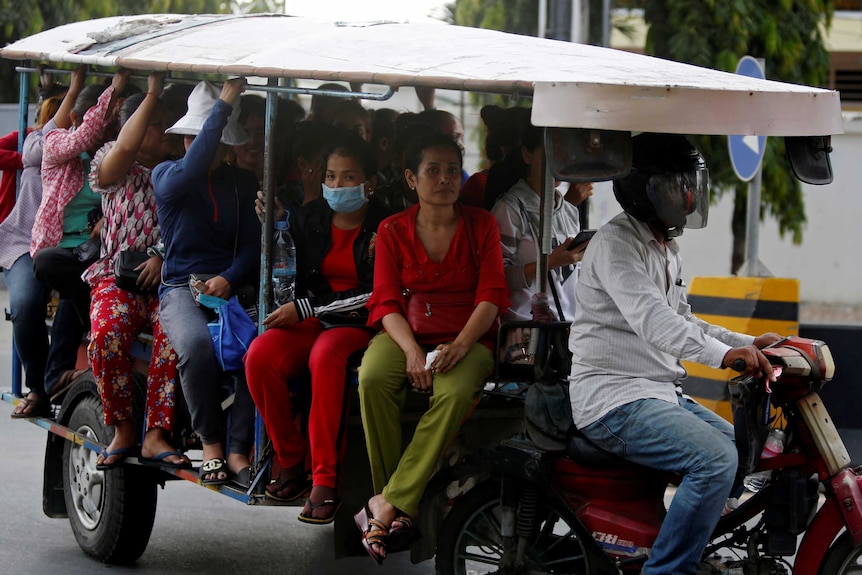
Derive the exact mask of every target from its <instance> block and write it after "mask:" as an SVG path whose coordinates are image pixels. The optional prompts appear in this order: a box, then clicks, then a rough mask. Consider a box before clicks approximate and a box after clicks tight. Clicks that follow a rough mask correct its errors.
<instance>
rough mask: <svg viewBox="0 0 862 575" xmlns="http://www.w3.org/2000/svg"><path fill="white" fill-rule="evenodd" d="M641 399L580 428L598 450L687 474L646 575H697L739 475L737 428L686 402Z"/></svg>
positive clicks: (667, 518)
mask: <svg viewBox="0 0 862 575" xmlns="http://www.w3.org/2000/svg"><path fill="white" fill-rule="evenodd" d="M678 399H679V403H678V404H673V403H668V402H666V401H662V400H660V399H639V400H637V401H633V402H631V403H627V404H625V405H622V406H620V407H617V408H615V409H612V410H611V411H609V412H608V413H607V414H605V415H604V417H602V418H601V419H599V420H598V421H596V422H594V423H591V424H590V425H588V426H586V427H584V428H583V429H581V431H582V432H583V434H584V435H586V436H587V437H588V438H589V439H590V440H591V441H593V442H594V443H595V444H596V445H598V446H599V447H601V448H603V449H605V450H607V451H610V452H612V453H615V454H617V455H619V456H621V457H624V458H626V459H628V460H630V461H633V462H635V463H638V464H640V465H644V466H646V467H651V468H653V469H659V470H662V471H667V472H671V473H676V474H680V475H682V476H683V479H682V483H680V484H679V487H678V488H677V490H676V495H674V498H673V501H672V502H671V505H670V508H669V509H668V512H667V516H666V517H665V519H664V522H663V523H662V527H661V529H660V530H659V534H658V537H657V538H656V540H655V543H654V544H653V548H652V551H651V553H650V557H649V559H647V561H646V563H645V564H644V566H643V570H642V573H644V574H646V575H658V574H662V575H694V574H695V572H696V570H697V565H698V563H699V562H700V560H701V556H702V555H703V551H704V549H705V548H706V544H707V542H708V541H709V536H710V535H711V534H712V531H713V530H714V529H715V526H716V524H717V523H718V520H719V518H720V517H721V511H722V509H723V508H724V504H725V502H726V501H727V497H728V495H729V494H730V490H731V488H732V486H733V481H734V477H735V475H736V466H737V460H738V456H737V453H736V446H735V444H734V440H733V426H732V425H730V424H729V423H728V422H727V421H725V420H724V419H722V418H721V417H719V416H718V415H716V414H714V413H713V412H711V411H709V410H708V409H706V408H705V407H703V406H701V405H700V404H698V403H697V402H695V401H693V400H691V399H688V398H686V397H682V396H678Z"/></svg>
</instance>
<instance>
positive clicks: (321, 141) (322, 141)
mask: <svg viewBox="0 0 862 575" xmlns="http://www.w3.org/2000/svg"><path fill="white" fill-rule="evenodd" d="M336 133H337V131H336V129H335V127H334V126H329V125H327V124H324V123H322V122H315V121H314V120H303V121H302V122H297V123H296V125H295V126H294V127H293V136H292V138H291V142H292V145H293V147H292V149H291V155H292V156H293V161H294V162H295V161H297V160H298V159H299V158H305V159H306V160H311V159H314V158H317V157H320V154H321V153H322V152H323V149H324V148H326V147H327V145H328V144H329V142H331V141H332V140H333V139H334V137H335V134H336Z"/></svg>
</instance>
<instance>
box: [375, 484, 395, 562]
mask: <svg viewBox="0 0 862 575" xmlns="http://www.w3.org/2000/svg"><path fill="white" fill-rule="evenodd" d="M368 510H369V511H370V512H371V515H372V516H373V517H374V519H376V520H377V521H379V522H380V523H382V524H383V525H388V526H390V527H391V525H392V520H393V519H395V515H396V513H397V512H398V510H397V509H396V508H395V506H394V505H392V504H391V503H389V502H388V501H386V499H384V498H383V496H382V495H375V496H374V497H372V498H371V499H369V500H368ZM371 546H372V547H373V548H374V551H376V552H377V553H379V554H380V555H381V556H382V557H386V547H385V546H384V545H378V544H376V543H372V544H371Z"/></svg>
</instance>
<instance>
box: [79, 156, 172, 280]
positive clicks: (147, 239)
mask: <svg viewBox="0 0 862 575" xmlns="http://www.w3.org/2000/svg"><path fill="white" fill-rule="evenodd" d="M115 144H116V142H108V143H107V144H105V145H104V146H102V148H101V149H100V150H99V151H98V152H96V155H95V157H94V158H93V161H92V163H91V166H92V169H91V170H90V187H91V188H92V189H93V191H94V192H96V193H99V194H102V211H103V212H104V213H105V223H104V224H103V225H102V257H101V258H99V259H98V260H97V261H96V262H95V263H94V264H93V265H91V266H90V267H89V268H87V271H85V272H84V275H82V276H81V278H82V279H83V280H84V281H85V282H87V283H89V284H90V285H91V286H95V285H96V284H98V283H99V281H101V280H102V279H104V278H106V277H112V276H113V275H114V264H115V262H116V261H117V258H118V257H119V256H120V252H121V251H122V250H131V251H136V252H145V251H147V248H148V247H150V246H154V245H156V244H157V243H158V242H159V238H160V237H161V232H160V231H159V226H158V218H157V216H156V197H155V195H153V183H152V180H151V179H150V174H151V173H152V170H150V169H149V168H145V167H144V166H142V165H141V164H139V163H138V162H135V163H134V164H133V165H132V169H131V170H129V172H128V173H127V174H126V175H125V177H123V178H122V179H120V180H118V181H117V182H115V183H114V184H112V185H110V186H107V187H101V186H99V177H98V173H99V166H101V165H102V160H104V159H105V155H106V154H107V153H108V151H110V149H111V148H113V147H114V145H115Z"/></svg>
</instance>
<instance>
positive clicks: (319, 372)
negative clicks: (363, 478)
mask: <svg viewBox="0 0 862 575" xmlns="http://www.w3.org/2000/svg"><path fill="white" fill-rule="evenodd" d="M372 335H373V333H371V332H370V331H369V330H366V329H362V328H354V327H339V328H333V329H328V330H324V329H323V328H322V327H321V325H320V322H318V321H317V320H316V319H314V318H309V319H306V320H304V321H302V322H300V323H298V324H296V325H294V326H293V327H291V328H290V329H279V328H274V329H270V330H267V331H266V332H264V333H263V334H262V335H260V336H258V337H257V338H255V340H254V341H253V342H252V344H251V347H250V348H249V350H248V353H247V354H246V356H245V375H246V380H247V381H248V389H249V391H250V392H251V396H252V398H253V399H254V403H255V405H256V406H257V409H258V411H259V412H260V414H261V416H262V417H263V421H264V424H265V425H266V432H267V434H269V437H270V439H271V440H272V445H273V449H274V450H275V454H276V457H278V463H279V465H280V466H281V467H282V468H283V469H284V468H288V467H293V466H295V465H297V464H298V463H299V462H301V461H302V460H303V459H304V458H305V454H306V445H305V440H304V439H303V437H302V434H301V433H300V430H299V429H298V427H297V424H296V420H295V419H294V417H293V409H292V407H291V403H290V393H289V391H288V387H287V380H289V379H292V378H295V377H301V376H304V375H307V374H309V373H310V374H311V412H310V413H309V417H308V443H309V446H310V449H311V466H312V475H313V480H314V484H315V485H321V486H324V487H331V488H336V487H337V478H338V469H339V467H340V465H339V464H340V461H341V459H342V455H343V453H344V448H345V443H346V441H345V440H346V437H345V431H346V424H347V408H348V405H349V401H350V394H349V393H347V389H346V386H345V369H346V367H347V359H348V358H349V357H350V355H351V354H352V353H353V352H355V351H358V350H361V349H365V348H366V347H367V346H368V342H369V341H370V340H371V336H372Z"/></svg>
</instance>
